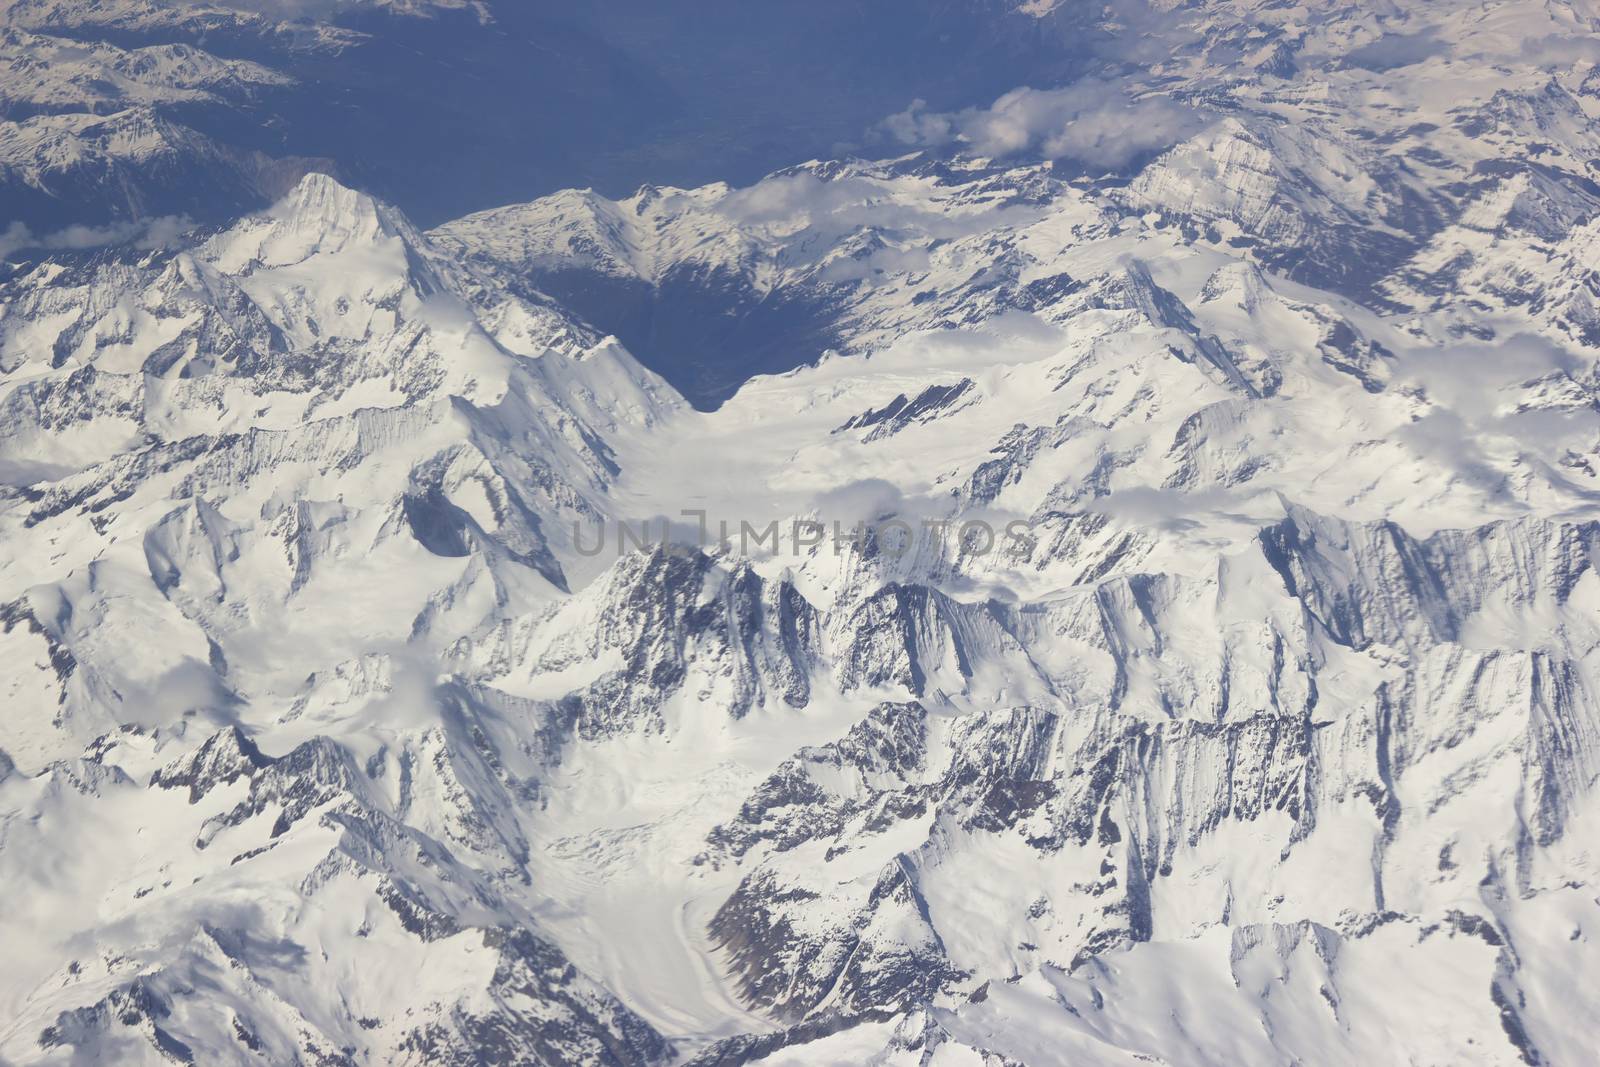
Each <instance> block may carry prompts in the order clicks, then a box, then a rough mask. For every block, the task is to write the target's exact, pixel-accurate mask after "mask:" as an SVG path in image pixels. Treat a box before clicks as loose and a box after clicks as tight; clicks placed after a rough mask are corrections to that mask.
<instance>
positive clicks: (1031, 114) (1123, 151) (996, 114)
mask: <svg viewBox="0 0 1600 1067" xmlns="http://www.w3.org/2000/svg"><path fill="white" fill-rule="evenodd" d="M1204 124H1205V116H1204V115H1203V114H1202V113H1201V112H1199V111H1196V110H1195V109H1194V108H1191V107H1188V106H1186V105H1184V104H1181V103H1179V102H1178V101H1176V100H1173V99H1172V98H1170V97H1164V96H1150V97H1140V98H1135V97H1131V96H1129V95H1128V94H1127V93H1126V92H1125V91H1124V90H1123V89H1122V88H1121V87H1120V86H1118V85H1117V84H1116V83H1114V82H1108V81H1101V80H1099V79H1094V78H1088V79H1084V80H1083V81H1080V82H1076V83H1074V84H1072V85H1069V86H1067V87H1066V88H1063V89H1031V88H1027V87H1023V88H1021V89H1013V90H1012V91H1011V92H1009V93H1006V94H1005V95H1004V96H1002V97H1000V98H999V99H998V100H996V101H995V102H994V103H993V104H991V105H990V106H988V107H986V108H966V109H964V110H961V111H949V112H935V111H928V110H927V109H926V105H925V104H924V103H923V102H922V101H921V100H918V101H915V102H913V103H912V105H911V106H910V107H909V108H907V109H906V110H905V111H902V112H900V113H898V114H895V115H891V116H889V117H888V118H887V119H885V120H884V121H883V122H882V123H880V124H879V127H878V132H879V134H880V135H881V136H884V137H887V138H888V139H890V140H893V141H897V142H899V143H901V144H906V145H915V146H918V147H924V148H931V147H936V146H939V145H946V144H962V145H965V146H967V147H968V148H969V149H970V150H971V151H972V152H973V153H975V154H976V155H980V156H987V157H990V158H994V159H1003V158H1006V157H1008V156H1015V155H1020V154H1030V155H1032V154H1037V155H1040V156H1043V157H1044V158H1047V159H1072V160H1076V161H1078V162H1080V163H1085V164H1089V165H1090V166H1098V167H1101V168H1104V169H1105V170H1119V169H1121V168H1123V167H1126V166H1127V165H1128V164H1129V163H1132V162H1133V161H1135V160H1136V159H1138V158H1140V157H1142V156H1147V155H1150V154H1152V153H1155V152H1159V151H1161V150H1162V149H1165V148H1168V147H1170V146H1171V145H1173V144H1174V143H1176V142H1177V141H1179V140H1182V139H1183V138H1184V137H1186V136H1188V135H1189V134H1191V133H1193V132H1195V131H1196V130H1197V129H1199V128H1200V127H1201V126H1203V125H1204Z"/></svg>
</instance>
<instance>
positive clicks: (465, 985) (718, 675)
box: [0, 0, 1600, 1067]
mask: <svg viewBox="0 0 1600 1067" xmlns="http://www.w3.org/2000/svg"><path fill="white" fill-rule="evenodd" d="M19 6H20V5H19ZM38 6H39V7H40V9H41V10H43V8H44V7H47V6H48V5H38ZM59 6H63V7H70V6H71V5H59ZM415 6H416V5H407V6H405V10H404V11H403V12H401V14H403V15H404V16H405V17H424V16H425V15H426V13H423V15H418V14H417V13H416V12H413V11H412V10H411V9H412V8H413V7H415ZM166 11H168V7H166V6H162V5H145V6H144V7H141V8H140V12H141V13H140V15H139V17H140V18H145V19H149V20H159V19H160V18H166V17H177V16H169V15H167V14H163V12H166ZM1059 11H1060V6H1059V5H1050V4H1045V3H1036V2H1030V3H1029V4H1026V5H1016V4H1005V5H996V7H995V9H994V12H993V13H992V17H994V18H997V19H1005V20H1013V19H1018V18H1028V19H1036V20H1039V21H1041V22H1049V21H1050V20H1051V19H1052V18H1062V17H1065V16H1064V15H1061V14H1058V12H1059ZM493 13H494V9H493V5H489V6H487V7H484V8H482V9H479V8H473V9H471V10H470V11H453V12H452V13H451V17H471V18H489V19H491V20H492V17H493ZM79 15H80V16H81V12H80V13H79ZM116 17H117V18H128V17H131V16H129V15H127V14H126V13H123V14H118V15H116ZM182 17H184V18H195V17H201V16H200V15H196V14H195V12H194V11H188V12H185V13H183V16H182ZM203 17H205V18H209V19H216V20H222V21H227V20H229V19H234V20H241V24H242V23H244V22H249V23H250V24H251V25H255V24H256V23H254V22H253V21H252V20H253V19H257V18H261V17H264V16H258V15H244V14H239V13H238V12H233V11H231V9H227V10H223V9H218V10H216V11H212V10H211V9H209V8H208V9H204V15H203ZM1074 17H1075V16H1074ZM1100 19H1101V20H1100V22H1099V25H1100V26H1101V27H1102V29H1105V30H1106V32H1107V33H1108V37H1107V39H1108V40H1111V41H1115V42H1118V43H1119V49H1118V50H1116V51H1114V52H1113V51H1105V52H1102V53H1101V54H1100V56H1099V61H1100V62H1101V63H1102V64H1103V66H1102V68H1101V69H1099V70H1098V71H1097V72H1096V73H1095V74H1094V75H1093V76H1092V78H1091V79H1090V80H1087V81H1084V82H1079V83H1075V84H1072V85H1068V86H1065V87H1061V88H1056V89H1040V88H1027V89H1018V90H1016V91H1014V92H1011V93H1007V94H1006V95H1005V96H1003V97H1001V98H999V99H997V100H995V101H994V102H993V103H992V104H990V105H986V106H983V107H972V108H963V109H958V110H954V111H939V110H937V107H936V105H930V104H926V103H924V104H919V105H916V106H913V107H911V108H908V109H907V110H906V111H905V112H903V113H901V114H899V115H893V116H888V117H886V118H885V119H884V121H883V122H882V123H880V124H879V126H877V127H875V128H874V130H872V131H867V132H866V133H864V134H863V144H867V143H871V144H875V145H877V146H878V147H879V148H881V149H882V154H885V155H887V156H890V157H892V158H887V159H884V160H881V161H875V162H874V161H867V160H863V159H857V158H848V159H842V160H838V161H833V162H811V163H807V164H804V165H801V166H796V167H792V168H789V169H786V170H782V171H779V172H777V173H774V174H772V175H770V176H768V177H767V178H765V179H763V180H761V181H759V182H756V183H754V184H749V185H733V184H727V183H721V184H715V185H709V186H703V187H699V188H692V189H676V188H669V187H664V186H648V187H646V188H644V189H642V190H640V191H639V192H638V193H637V194H636V195H634V196H632V197H628V198H623V199H614V198H608V197H606V196H603V195H600V194H598V193H596V192H593V191H568V192H563V193H559V194H555V195H552V196H546V197H543V198H540V199H536V200H533V201H531V202H527V203H523V204H517V205H512V206H507V207H503V208H498V209H494V210H490V211H485V212H479V213H476V214H473V215H469V216H466V217H464V218H461V219H458V220H456V221H453V222H450V223H446V224H444V225H442V226H438V227H435V228H433V229H430V230H426V231H424V230H422V229H419V228H418V227H417V226H415V225H413V224H412V222H411V221H409V220H408V218H407V216H406V214H405V213H404V212H403V211H402V210H400V209H399V208H397V207H395V206H392V205H390V204H388V203H385V202H383V201H382V200H380V199H376V198H374V197H372V196H370V195H368V194H365V193H362V192H358V191H356V190H354V189H352V188H350V187H348V186H347V185H346V184H345V183H342V182H341V181H339V180H337V179H336V178H335V177H330V176H327V175H326V174H324V173H320V172H316V171H314V170H313V172H312V173H309V174H306V175H305V176H303V177H297V176H296V170H295V169H294V168H290V169H286V170H284V169H280V170H277V171H274V174H276V175H277V180H279V181H280V183H281V184H282V186H283V190H284V191H283V195H282V196H281V197H280V198H278V199H276V200H275V201H274V202H273V203H272V205H271V206H270V207H268V208H265V209H264V210H259V211H249V212H244V213H242V214H240V216H239V217H238V218H236V219H234V220H232V221H229V222H227V223H225V224H219V225H214V226H206V227H202V228H195V229H189V228H186V226H187V224H185V223H181V222H171V223H169V224H165V225H163V226H162V227H160V228H151V227H139V228H130V229H127V230H125V231H124V230H117V231H116V232H115V233H110V234H98V235H95V236H93V237H92V238H91V237H90V236H82V239H81V240H67V239H66V238H62V239H60V240H58V241H56V242H54V243H55V246H56V247H51V248H45V247H40V245H39V244H38V243H37V242H36V241H35V242H31V243H30V242H28V241H24V240H22V239H21V238H16V239H14V240H13V242H12V246H11V247H8V248H7V249H6V251H7V253H8V254H9V255H10V257H11V258H10V260H9V263H8V266H7V269H6V272H5V273H4V274H3V275H0V544H3V545H4V547H5V551H4V552H3V553H0V707H3V708H4V711H5V714H4V715H0V887H4V889H5V891H6V894H5V895H6V900H7V902H8V903H7V907H6V908H5V909H3V910H0V944H3V945H5V946H6V952H5V958H6V960H7V962H8V964H9V966H7V967H6V968H5V969H4V973H3V975H0V1062H6V1063H18V1064H23V1063H29V1064H31V1063H130V1064H135V1063H152V1064H154V1063H165V1062H190V1063H205V1064H211V1063H239V1064H249V1063H269V1064H280V1063H283V1064H288V1063H351V1064H357V1063H359V1064H367V1063H374V1064H378V1063H382V1064H388V1063H417V1064H436V1063H460V1064H469V1063H471V1064H477V1063H493V1064H500V1063H528V1064H546V1065H568V1064H618V1065H621V1064H630V1065H631V1064H638V1065H658V1064H659V1065H666V1064H698V1065H704V1067H710V1065H718V1067H731V1065H735V1064H746V1063H750V1064H808V1065H809V1064H829V1063H839V1064H862V1063H877V1064H885V1065H888V1064H917V1065H922V1067H937V1065H950V1064H985V1065H996V1064H1006V1065H1011V1064H1025V1065H1029V1067H1040V1065H1052V1064H1059V1063H1073V1064H1077V1063H1086V1064H1089V1063H1092V1064H1128V1063H1136V1062H1158V1063H1169V1064H1192V1063H1248V1064H1256V1063H1261V1064H1274V1063H1308V1064H1344V1063H1351V1062H1377V1063H1390V1062H1399V1063H1415V1064H1444V1063H1492V1064H1518V1063H1523V1064H1556V1065H1565V1064H1585V1063H1587V1062H1589V1060H1590V1059H1591V1058H1592V1051H1591V1050H1592V1048H1593V1047H1594V1044H1595V1039H1596V1032H1595V1026H1594V1024H1593V1022H1592V1021H1591V1020H1592V1019H1594V1018H1600V994H1597V993H1596V992H1595V982H1594V981H1593V979H1594V977H1595V975H1596V974H1597V973H1600V954H1597V951H1596V949H1595V948H1592V947H1591V946H1592V945H1595V944H1596V943H1597V941H1600V860H1597V857H1596V855H1595V853H1594V849H1593V846H1592V841H1593V838H1592V837H1591V835H1592V834H1594V833H1596V832H1597V831H1600V803H1597V796H1596V791H1595V790H1596V784H1597V780H1600V614H1597V612H1600V574H1597V572H1596V562H1597V560H1600V511H1597V510H1596V501H1597V500H1600V348H1597V345H1600V308H1597V305H1596V300H1597V299H1600V284H1597V282H1596V274H1595V255H1594V253H1593V250H1594V248H1595V246H1596V242H1597V240H1600V238H1597V234H1600V230H1597V227H1600V186H1597V185H1596V184H1595V175H1594V170H1595V167H1596V160H1597V159H1600V124H1597V123H1596V119H1595V117H1594V116H1596V115H1600V91H1597V89H1600V82H1597V80H1596V76H1595V75H1594V73H1593V72H1594V70H1595V67H1594V63H1595V61H1596V60H1597V59H1600V48H1597V47H1596V46H1595V41H1596V36H1595V30H1596V28H1597V26H1600V21H1597V19H1600V11H1596V10H1594V9H1593V8H1592V7H1591V6H1590V5H1588V4H1587V3H1583V2H1577V0H1572V2H1566V3H1534V2H1531V0H1504V2H1501V3H1491V4H1488V5H1485V4H1483V3H1472V4H1466V3H1459V4H1457V3H1428V4H1422V3H1409V2H1406V3H1396V4H1390V5H1385V6H1384V7H1382V8H1381V9H1380V8H1375V7H1373V6H1372V5H1355V4H1349V5H1346V4H1341V3H1332V2H1330V3H1325V4H1321V3H1319V4H1309V5H1300V6H1284V5H1275V4H1256V3H1251V2H1247V0H1228V2H1195V3H1180V4H1162V5H1157V6H1156V7H1155V8H1151V9H1145V8H1143V7H1135V6H1134V5H1114V6H1113V7H1112V8H1109V9H1107V10H1106V11H1104V12H1102V13H1101V17H1100ZM35 23H37V24H38V25H34V24H30V25H34V28H33V29H29V30H27V31H26V33H42V32H43V31H42V30H39V25H43V20H41V19H38V18H36V19H35ZM1010 24H1011V23H1009V22H1008V23H1007V25H1010ZM297 25H298V23H297ZM325 28H326V27H325ZM1112 29H1116V30H1118V32H1116V33H1111V32H1110V30H1112ZM8 32H10V31H8ZM18 32H19V33H20V32H21V31H18ZM252 32H254V31H252ZM327 33H329V34H333V33H334V30H332V29H328V30H327ZM9 40H11V41H13V42H14V47H15V48H16V49H18V54H19V55H23V56H27V55H33V56H35V57H36V58H37V60H38V63H39V64H41V66H40V67H39V68H38V69H41V70H44V71H45V72H46V73H47V74H48V75H49V77H46V78H43V79H42V80H40V82H39V89H38V97H39V99H41V100H43V99H46V98H50V99H55V100H60V101H72V102H73V104H72V106H73V107H79V106H87V105H82V101H83V100H84V99H86V97H84V96H83V95H82V94H84V93H86V92H89V91H91V90H92V91H93V92H97V93H100V92H106V91H109V90H107V88H106V87H107V86H115V87H116V90H117V92H119V93H121V94H124V95H125V96H129V97H130V98H131V97H134V96H138V97H139V98H140V99H143V100H148V101H156V100H158V99H159V100H162V101H166V102H169V103H170V102H172V100H173V99H175V98H173V97H171V95H170V94H172V93H176V92H180V91H181V92H184V93H196V94H210V95H211V96H214V97H215V99H213V100H210V102H209V104H208V106H223V107H228V106H233V105H232V104H230V103H229V102H228V101H229V99H231V98H230V97H229V96H228V94H234V93H246V94H248V93H250V92H254V91H257V90H256V88H255V87H259V86H269V85H271V84H272V83H273V79H274V78H275V77H277V76H278V75H277V74H275V73H274V70H273V69H272V68H271V67H270V66H268V65H250V64H248V63H242V62H231V61H230V62H223V61H221V60H214V59H208V58H205V57H203V56H199V55H196V54H194V53H190V52H186V51H184V50H183V49H176V50H171V49H169V50H166V51H162V52H160V53H159V54H152V55H151V56H148V57H145V58H144V59H143V60H140V61H138V62H135V61H134V60H131V59H129V54H131V53H124V52H117V51H114V50H112V48H111V46H109V45H106V46H101V45H94V46H83V47H81V48H77V49H74V50H71V51H70V54H67V53H63V52H61V51H59V50H60V49H62V48H63V47H64V46H63V45H61V44H60V43H59V42H55V43H50V42H46V43H40V39H39V38H38V37H37V36H35V37H27V36H20V35H19V36H13V37H12V38H9ZM117 47H119V48H120V47H122V46H117ZM304 47H306V48H309V49H313V50H315V49H319V48H334V49H336V48H338V47H340V45H339V42H338V41H337V40H336V39H335V38H334V37H326V36H324V37H317V38H315V39H313V40H310V41H309V42H306V43H305V44H304ZM48 49H55V50H57V51H55V52H48V51H46V50H48ZM13 69H16V70H20V69H22V66H21V65H20V64H15V63H14V64H13ZM151 71H156V72H158V73H159V77H155V76H151V77H145V75H146V74H148V73H149V72H151ZM180 82H181V83H182V84H179V83H180ZM74 94H78V95H74ZM140 94H143V95H140ZM163 94H166V95H163ZM73 143H74V144H78V143H79V142H76V141H74V142H73ZM230 158H232V157H230ZM1041 158H1046V160H1047V161H1044V162H1041V161H1040V160H1041ZM234 162H235V163H237V159H235V160H234ZM305 166H312V165H311V164H309V163H307V164H305ZM300 169H304V167H301V168H300ZM240 173H244V172H243V171H230V172H229V174H231V175H237V174H240ZM192 180H193V179H192V177H186V178H183V179H182V180H181V181H180V182H179V183H178V186H177V187H178V188H181V189H188V188H190V185H189V183H190V182H191V181H192ZM229 180H232V178H230V179H229ZM217 181H218V184H217V185H215V186H213V187H211V188H212V189H213V191H214V189H215V188H221V187H222V184H225V183H223V182H222V180H221V179H218V180H217ZM262 188H265V187H262ZM262 195H266V194H265V193H263V194H262ZM78 245H81V246H85V247H71V246H78Z"/></svg>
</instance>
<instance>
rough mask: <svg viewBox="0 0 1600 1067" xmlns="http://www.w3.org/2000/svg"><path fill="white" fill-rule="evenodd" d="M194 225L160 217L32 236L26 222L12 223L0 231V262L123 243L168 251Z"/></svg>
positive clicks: (181, 217)
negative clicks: (27, 253) (34, 252)
mask: <svg viewBox="0 0 1600 1067" xmlns="http://www.w3.org/2000/svg"><path fill="white" fill-rule="evenodd" d="M193 226H194V220H193V219H190V218H189V217H188V216H187V215H161V216H159V217H157V218H153V219H142V220H140V221H138V222H115V223H111V224H109V225H106V226H85V225H83V224H81V223H75V224H73V225H71V226H68V227H66V228H65V229H61V230H56V231H54V232H53V233H46V234H35V233H34V232H33V230H32V229H30V228H29V227H28V224H27V223H25V222H13V223H11V224H10V225H9V226H7V227H6V228H5V229H4V230H0V260H3V259H8V258H10V256H11V255H12V254H13V253H16V252H20V251H23V250H26V249H39V250H42V251H47V252H53V251H59V250H64V249H81V248H102V247H105V246H107V245H125V244H126V245H132V246H133V247H135V248H139V249H151V248H168V247H171V246H172V245H173V244H175V243H176V242H177V240H178V238H179V236H181V235H182V234H183V233H184V232H186V231H188V230H189V229H191V228H193Z"/></svg>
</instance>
